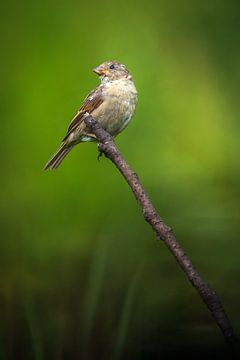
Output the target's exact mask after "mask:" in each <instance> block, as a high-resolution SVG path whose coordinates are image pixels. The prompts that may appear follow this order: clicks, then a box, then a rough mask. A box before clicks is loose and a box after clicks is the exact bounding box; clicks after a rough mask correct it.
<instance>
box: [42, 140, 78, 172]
mask: <svg viewBox="0 0 240 360" xmlns="http://www.w3.org/2000/svg"><path fill="white" fill-rule="evenodd" d="M72 148H73V146H68V147H66V144H62V146H61V147H60V148H59V149H58V150H57V152H56V153H55V154H54V155H53V156H52V157H51V159H50V160H49V161H48V162H47V164H46V165H45V168H44V170H48V169H57V168H58V166H59V165H60V164H61V162H62V161H63V159H64V158H65V156H67V154H68V153H69V152H70V151H71V150H72Z"/></svg>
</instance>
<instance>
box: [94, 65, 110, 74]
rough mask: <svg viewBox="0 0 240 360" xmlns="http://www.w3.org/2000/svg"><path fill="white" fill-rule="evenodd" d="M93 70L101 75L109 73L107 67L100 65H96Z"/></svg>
mask: <svg viewBox="0 0 240 360" xmlns="http://www.w3.org/2000/svg"><path fill="white" fill-rule="evenodd" d="M93 71H94V72H95V73H96V74H97V75H99V76H103V75H106V74H107V72H108V71H107V69H105V68H104V67H103V66H101V65H100V66H98V67H96V68H95V69H93Z"/></svg>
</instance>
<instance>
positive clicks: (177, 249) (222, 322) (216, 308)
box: [84, 113, 239, 350]
mask: <svg viewBox="0 0 240 360" xmlns="http://www.w3.org/2000/svg"><path fill="white" fill-rule="evenodd" d="M84 121H85V124H86V125H87V127H88V128H89V129H90V130H91V132H92V133H93V134H94V135H95V136H96V138H97V139H98V141H99V145H98V149H99V151H100V155H101V154H102V153H104V155H105V156H106V157H108V158H109V159H110V160H111V161H112V162H113V163H114V165H115V166H116V167H117V168H118V170H119V171H120V172H121V174H122V175H123V177H124V178H125V180H126V181H127V183H128V185H129V186H130V188H131V189H132V191H133V193H134V195H135V198H136V200H137V202H138V203H139V205H140V207H141V209H142V212H143V216H144V218H145V220H146V221H147V222H148V223H149V224H150V226H151V227H152V229H153V230H154V232H155V233H156V236H157V239H158V240H160V239H161V240H162V241H163V242H164V244H165V245H166V246H167V247H168V249H169V250H170V252H171V253H172V254H173V255H174V257H175V258H176V260H177V262H178V263H179V265H180V266H181V268H182V270H183V271H184V272H185V274H186V275H187V277H188V280H189V281H190V282H191V284H192V285H193V286H194V288H195V289H196V291H197V293H198V294H199V296H200V297H201V299H202V301H203V302H204V303H205V305H206V306H207V307H208V309H209V310H210V312H211V314H212V316H213V318H214V320H215V322H216V323H217V325H218V326H219V328H220V330H221V332H222V335H223V337H224V339H225V341H226V343H227V345H228V346H229V348H230V349H231V350H233V349H234V350H235V349H236V348H238V347H239V339H238V337H237V336H236V335H235V333H234V330H233V327H232V325H231V323H230V320H229V318H228V316H227V314H226V312H225V310H224V308H223V306H222V304H221V302H220V300H219V298H218V296H217V295H216V293H215V292H214V291H213V290H212V289H211V288H210V287H209V285H208V284H207V283H206V282H205V281H203V279H202V278H201V276H200V275H199V273H198V272H197V270H196V269H195V268H194V267H193V264H192V262H191V260H190V259H189V258H188V257H187V255H186V254H185V253H184V251H183V249H182V247H181V246H180V245H179V243H178V242H177V240H176V238H175V235H174V234H173V231H172V229H171V228H170V227H168V226H167V225H166V224H165V223H164V222H163V220H162V218H161V217H160V216H159V215H158V213H157V211H156V209H155V208H154V206H153V204H152V203H151V201H150V199H149V197H148V195H147V194H146V192H145V190H144V188H143V186H142V184H141V182H140V180H139V179H138V177H137V174H136V173H134V172H133V170H132V169H131V168H130V166H129V165H128V163H127V162H126V160H125V159H124V158H123V157H122V155H121V154H120V152H119V150H118V149H117V147H116V145H115V143H114V141H113V139H112V137H111V135H110V134H109V133H107V132H106V131H105V130H104V129H103V128H102V127H101V126H100V125H99V123H98V122H97V121H96V120H95V119H94V118H93V117H92V116H91V115H89V114H88V113H86V114H85V117H84Z"/></svg>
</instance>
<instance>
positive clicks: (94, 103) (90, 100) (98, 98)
mask: <svg viewBox="0 0 240 360" xmlns="http://www.w3.org/2000/svg"><path fill="white" fill-rule="evenodd" d="M102 103H103V96H102V88H101V85H100V86H99V87H97V88H96V89H94V90H93V91H91V92H90V93H89V94H88V96H87V97H86V99H85V100H84V103H83V105H82V106H81V108H80V109H79V111H78V112H77V114H76V115H75V116H74V118H73V119H72V121H71V123H70V125H69V127H68V132H67V134H66V136H65V138H64V139H63V141H64V140H66V139H67V138H68V136H69V135H70V134H71V133H72V132H73V131H74V130H75V129H76V128H77V127H78V126H79V125H80V124H81V123H82V122H83V115H84V114H85V113H87V112H88V113H89V114H91V113H92V112H93V111H94V110H95V109H97V108H98V107H99V106H100V105H101V104H102Z"/></svg>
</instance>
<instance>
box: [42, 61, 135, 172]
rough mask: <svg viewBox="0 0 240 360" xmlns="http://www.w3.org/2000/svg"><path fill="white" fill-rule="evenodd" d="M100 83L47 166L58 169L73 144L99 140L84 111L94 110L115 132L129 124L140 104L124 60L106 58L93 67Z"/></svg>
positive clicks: (105, 126) (114, 134)
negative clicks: (85, 117)
mask: <svg viewBox="0 0 240 360" xmlns="http://www.w3.org/2000/svg"><path fill="white" fill-rule="evenodd" d="M93 71H94V72H95V73H96V74H97V75H99V77H100V79H101V84H100V85H99V86H98V87H97V88H96V89H95V90H93V91H92V92H90V94H89V95H88V96H87V97H86V99H85V100H84V103H83V105H82V107H81V108H80V110H79V111H78V113H77V114H76V116H75V117H74V118H73V120H72V121H71V123H70V125H69V128H68V131H67V134H66V136H65V138H64V139H63V141H62V144H61V146H60V148H59V149H58V151H57V152H56V153H55V154H54V155H53V157H52V158H51V159H50V160H49V161H48V163H47V164H46V166H45V170H47V169H56V168H57V167H58V166H59V165H60V164H61V162H62V161H63V159H64V158H65V156H66V155H67V154H68V153H69V151H71V150H72V148H73V147H74V146H75V145H77V144H78V143H81V142H88V141H96V140H97V139H96V137H95V135H94V134H91V132H89V129H88V128H87V126H86V125H85V122H84V114H85V113H86V112H87V113H89V114H91V115H92V116H93V117H94V118H95V119H96V120H97V121H98V122H99V124H100V125H101V126H102V127H103V128H104V129H105V130H106V131H107V132H109V133H110V134H111V135H112V136H116V135H117V134H119V133H120V132H121V131H122V130H123V129H125V127H126V126H127V125H128V124H129V122H130V120H131V118H132V116H133V114H134V111H135V108H136V104H137V90H136V88H135V85H134V83H133V80H132V76H131V75H130V74H129V72H128V70H127V69H126V67H125V66H124V65H123V64H120V63H118V62H116V61H106V62H104V63H103V64H101V65H99V66H98V67H97V68H95V69H94V70H93Z"/></svg>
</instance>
